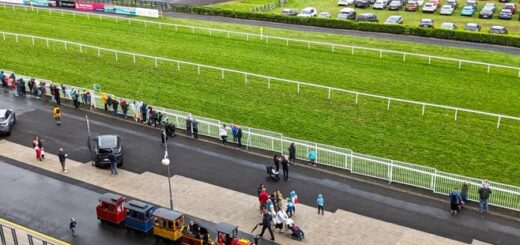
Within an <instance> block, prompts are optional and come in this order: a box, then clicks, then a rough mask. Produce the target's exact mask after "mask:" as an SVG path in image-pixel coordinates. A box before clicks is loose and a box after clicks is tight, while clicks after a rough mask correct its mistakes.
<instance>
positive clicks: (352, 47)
mask: <svg viewBox="0 0 520 245" xmlns="http://www.w3.org/2000/svg"><path fill="white" fill-rule="evenodd" d="M352 55H354V47H352Z"/></svg>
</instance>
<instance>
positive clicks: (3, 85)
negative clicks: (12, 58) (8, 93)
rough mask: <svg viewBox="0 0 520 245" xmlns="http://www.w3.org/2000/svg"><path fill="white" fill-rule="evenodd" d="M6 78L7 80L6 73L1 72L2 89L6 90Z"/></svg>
mask: <svg viewBox="0 0 520 245" xmlns="http://www.w3.org/2000/svg"><path fill="white" fill-rule="evenodd" d="M4 78H5V74H4V71H0V82H1V83H2V88H5V87H6V86H5V83H4Z"/></svg>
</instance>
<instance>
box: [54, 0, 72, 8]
mask: <svg viewBox="0 0 520 245" xmlns="http://www.w3.org/2000/svg"><path fill="white" fill-rule="evenodd" d="M56 5H57V6H58V7H65V8H75V7H76V4H75V3H74V1H69V0H65V1H63V0H58V1H56Z"/></svg>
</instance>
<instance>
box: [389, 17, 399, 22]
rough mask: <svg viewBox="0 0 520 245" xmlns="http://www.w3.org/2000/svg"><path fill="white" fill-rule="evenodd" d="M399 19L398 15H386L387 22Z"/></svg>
mask: <svg viewBox="0 0 520 245" xmlns="http://www.w3.org/2000/svg"><path fill="white" fill-rule="evenodd" d="M398 20H399V16H390V17H388V22H396V21H398Z"/></svg>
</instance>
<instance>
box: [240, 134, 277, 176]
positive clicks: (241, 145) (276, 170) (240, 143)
mask: <svg viewBox="0 0 520 245" xmlns="http://www.w3.org/2000/svg"><path fill="white" fill-rule="evenodd" d="M237 141H238V148H242V128H241V127H240V126H237ZM276 171H278V170H276Z"/></svg>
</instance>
